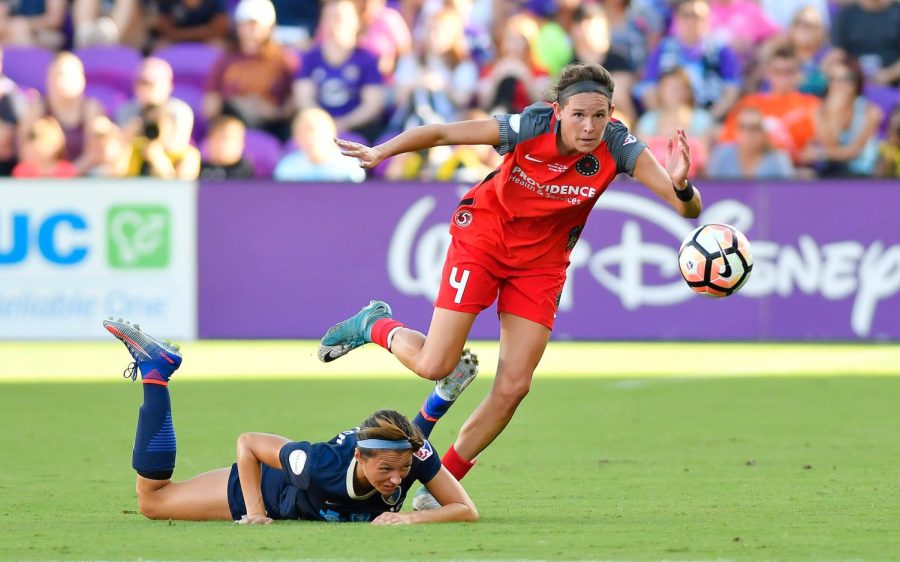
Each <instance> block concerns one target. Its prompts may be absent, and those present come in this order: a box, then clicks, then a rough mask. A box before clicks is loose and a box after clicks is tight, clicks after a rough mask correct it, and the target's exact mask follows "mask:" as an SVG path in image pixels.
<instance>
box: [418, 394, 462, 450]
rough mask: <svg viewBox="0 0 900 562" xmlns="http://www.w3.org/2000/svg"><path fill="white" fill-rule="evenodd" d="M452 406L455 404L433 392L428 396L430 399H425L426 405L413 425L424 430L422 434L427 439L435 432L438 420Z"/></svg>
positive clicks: (423, 405)
mask: <svg viewBox="0 0 900 562" xmlns="http://www.w3.org/2000/svg"><path fill="white" fill-rule="evenodd" d="M452 405H453V402H448V401H447V400H444V399H443V398H441V397H440V396H438V395H437V392H435V391H434V390H432V391H431V394H429V395H428V398H426V399H425V403H424V404H422V409H421V410H419V413H418V414H417V415H416V418H415V419H414V420H413V423H414V424H416V425H417V426H419V429H421V430H422V434H424V435H425V438H426V439H427V438H428V436H429V435H431V432H432V431H433V430H434V426H435V424H437V422H438V420H440V419H441V417H442V416H443V415H444V414H446V413H447V411H448V410H449V409H450V406H452Z"/></svg>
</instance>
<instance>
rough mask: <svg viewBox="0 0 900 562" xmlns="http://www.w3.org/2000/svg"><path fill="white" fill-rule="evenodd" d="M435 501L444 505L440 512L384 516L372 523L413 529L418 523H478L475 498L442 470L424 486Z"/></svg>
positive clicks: (432, 510) (442, 468) (385, 514)
mask: <svg viewBox="0 0 900 562" xmlns="http://www.w3.org/2000/svg"><path fill="white" fill-rule="evenodd" d="M425 487H426V488H428V491H429V492H430V493H431V495H432V496H434V499H436V500H437V501H438V503H440V504H441V507H439V508H437V509H428V510H424V511H413V512H409V513H392V512H386V513H382V514H381V515H379V516H378V517H376V518H375V520H374V521H372V524H373V525H414V524H417V523H451V522H462V521H470V522H473V523H474V522H475V521H478V510H477V509H475V504H474V503H473V502H472V498H470V497H469V494H468V493H466V490H465V488H463V487H462V484H460V483H459V482H458V481H457V480H456V478H454V477H453V475H452V474H450V471H448V470H447V469H446V468H444V467H443V466H442V467H441V470H440V471H439V472H438V473H437V474H436V475H435V476H434V478H432V479H431V480H429V481H428V484H426V485H425Z"/></svg>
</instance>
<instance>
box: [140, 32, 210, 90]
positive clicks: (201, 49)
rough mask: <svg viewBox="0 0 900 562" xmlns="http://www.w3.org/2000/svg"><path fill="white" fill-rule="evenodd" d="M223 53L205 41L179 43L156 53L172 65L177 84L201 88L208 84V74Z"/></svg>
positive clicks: (155, 54)
mask: <svg viewBox="0 0 900 562" xmlns="http://www.w3.org/2000/svg"><path fill="white" fill-rule="evenodd" d="M221 55H222V51H220V50H219V49H217V48H216V47H212V46H210V45H207V44H205V43H178V44H175V45H170V46H168V47H164V48H162V49H160V50H158V51H156V52H155V53H154V56H157V57H159V58H161V59H163V60H165V61H167V62H168V63H169V64H170V65H172V71H173V72H174V73H175V85H176V86H192V87H194V88H200V89H202V88H203V87H204V86H205V85H206V75H207V74H208V73H209V70H210V68H212V66H213V65H214V64H215V63H216V61H217V60H218V59H219V57H220V56H221Z"/></svg>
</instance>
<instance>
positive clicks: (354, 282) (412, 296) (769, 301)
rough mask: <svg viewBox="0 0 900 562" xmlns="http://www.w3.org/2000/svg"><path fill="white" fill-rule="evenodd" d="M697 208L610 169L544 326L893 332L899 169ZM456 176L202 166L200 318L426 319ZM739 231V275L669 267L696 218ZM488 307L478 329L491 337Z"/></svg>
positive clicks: (241, 328)
mask: <svg viewBox="0 0 900 562" xmlns="http://www.w3.org/2000/svg"><path fill="white" fill-rule="evenodd" d="M700 183H701V185H700V189H701V191H702V194H703V201H704V211H703V215H702V216H701V217H700V219H698V220H688V219H684V218H682V217H679V216H678V215H677V214H676V213H674V212H673V211H672V210H671V209H670V208H669V207H668V206H667V205H665V204H664V203H662V202H661V201H660V200H658V199H657V198H655V197H654V196H653V195H652V194H651V193H650V192H649V191H647V190H646V189H645V188H643V187H641V186H640V185H636V184H634V183H632V182H630V181H627V180H620V181H618V182H617V183H616V184H615V185H614V186H612V187H611V188H610V189H609V190H608V191H607V193H606V194H604V195H603V197H601V198H600V203H599V204H598V205H597V207H596V208H595V209H594V210H593V211H592V213H591V218H590V220H589V221H588V225H587V227H586V228H585V232H584V234H583V235H582V239H581V241H579V243H578V245H577V246H576V248H575V250H574V251H573V254H572V265H571V266H570V268H569V279H568V281H567V283H566V287H565V290H564V293H563V298H562V300H561V303H560V309H559V314H558V317H557V323H556V329H555V330H554V338H555V339H579V340H592V339H603V340H623V339H624V340H706V339H712V340H851V341H853V340H900V224H898V212H897V209H900V186H898V185H897V184H896V182H886V181H885V182H881V181H841V182H814V183H771V184H754V183H715V184H714V183H711V182H705V181H704V182H700ZM467 187H468V186H459V185H454V184H420V183H415V184H412V183H411V184H396V183H390V184H389V183H378V182H372V183H366V184H362V185H343V184H325V185H320V184H306V185H304V184H277V183H261V182H253V183H246V184H222V183H201V185H200V201H199V227H198V228H199V233H198V234H199V256H198V257H199V335H200V337H202V338H312V339H318V338H319V337H321V335H322V334H323V333H324V331H325V330H326V329H327V328H328V327H329V326H330V325H331V324H333V323H334V322H336V321H338V320H341V319H343V318H345V317H347V316H349V315H351V314H353V313H355V312H356V311H357V310H358V309H359V308H360V307H362V306H363V305H364V304H366V303H367V302H368V301H369V300H370V299H376V298H377V299H382V300H386V301H387V302H389V303H390V304H391V305H392V307H393V308H394V314H395V316H396V317H397V318H398V319H400V320H401V321H403V322H405V323H406V324H407V325H409V326H410V327H414V328H416V329H419V330H421V331H423V332H424V331H426V330H427V328H428V324H429V322H430V319H431V312H432V303H433V300H434V297H435V295H436V291H437V288H438V285H439V277H440V273H441V266H442V264H443V258H444V255H445V252H446V248H447V245H448V244H449V234H448V232H447V225H448V221H449V218H450V217H451V216H452V212H453V210H454V209H455V207H456V205H457V203H458V201H459V199H460V195H461V194H462V192H463V191H464V190H465V189H466V188H467ZM710 222H723V223H728V224H731V225H733V226H735V227H737V228H738V229H740V230H742V231H743V232H744V233H745V234H747V236H748V238H749V239H750V243H751V245H752V248H753V255H754V260H755V264H754V269H753V274H752V275H751V278H750V280H749V282H748V284H747V285H746V286H745V287H744V288H743V289H742V291H741V292H740V293H738V294H737V295H735V296H732V297H729V298H726V299H718V300H713V299H707V298H704V297H700V296H695V295H694V294H693V293H692V292H691V291H690V290H689V289H688V288H687V286H686V285H685V283H684V281H683V280H682V279H681V276H680V274H679V272H678V269H677V255H676V254H677V251H678V247H679V244H680V243H681V240H682V238H683V237H684V236H685V235H686V234H687V233H688V232H690V230H691V229H693V228H694V227H695V226H697V225H699V224H703V223H710ZM498 335H499V323H498V321H497V318H496V313H495V312H494V309H491V310H488V311H485V313H483V314H482V315H481V317H480V318H479V319H478V321H477V322H476V323H475V326H474V328H473V331H472V338H473V339H494V338H497V337H498Z"/></svg>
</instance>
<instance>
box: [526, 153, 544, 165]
mask: <svg viewBox="0 0 900 562" xmlns="http://www.w3.org/2000/svg"><path fill="white" fill-rule="evenodd" d="M525 160H528V161H530V162H537V163H538V164H543V163H544V161H543V160H538V159H537V158H535V157H534V156H532V155H530V154H526V155H525Z"/></svg>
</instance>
